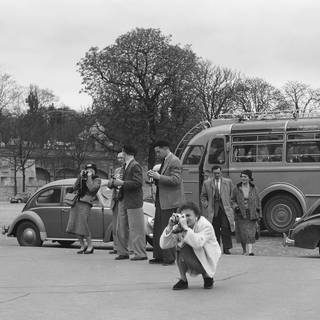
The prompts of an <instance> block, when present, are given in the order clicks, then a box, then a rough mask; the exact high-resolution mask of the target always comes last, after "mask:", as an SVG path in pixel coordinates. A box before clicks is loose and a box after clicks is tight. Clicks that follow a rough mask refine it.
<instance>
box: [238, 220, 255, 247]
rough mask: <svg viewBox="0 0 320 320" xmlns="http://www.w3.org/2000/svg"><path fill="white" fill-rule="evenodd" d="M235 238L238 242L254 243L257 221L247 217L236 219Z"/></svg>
mask: <svg viewBox="0 0 320 320" xmlns="http://www.w3.org/2000/svg"><path fill="white" fill-rule="evenodd" d="M235 222H236V239H237V242H238V243H255V242H256V238H255V236H256V231H257V221H255V220H249V219H237V220H236V221H235Z"/></svg>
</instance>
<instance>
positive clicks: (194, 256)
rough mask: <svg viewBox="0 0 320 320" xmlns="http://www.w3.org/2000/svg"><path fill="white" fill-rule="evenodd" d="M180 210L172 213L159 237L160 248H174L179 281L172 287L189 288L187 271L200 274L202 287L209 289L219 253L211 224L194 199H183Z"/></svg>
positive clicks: (211, 285)
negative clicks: (186, 200)
mask: <svg viewBox="0 0 320 320" xmlns="http://www.w3.org/2000/svg"><path fill="white" fill-rule="evenodd" d="M179 211H180V213H174V214H173V215H172V216H171V218H170V219H169V223H168V226H167V227H166V228H165V230H164V231H163V233H162V235H161V237H160V247H161V248H162V249H168V248H173V247H176V250H177V265H178V269H179V273H180V280H179V281H178V282H177V283H176V284H175V285H174V286H173V288H172V289H173V290H183V289H188V280H187V276H186V274H187V273H189V274H190V275H191V276H195V275H199V274H201V275H202V277H203V281H204V286H203V287H204V288H205V289H211V288H212V287H213V282H214V281H213V276H214V274H215V272H216V268H217V264H218V261H219V258H220V256H221V249H220V246H219V244H218V242H217V239H216V236H215V233H214V229H213V227H212V224H211V223H210V222H209V221H208V220H207V219H206V218H205V217H202V216H201V211H200V209H199V208H198V207H197V206H196V205H195V204H194V203H193V202H186V203H185V204H183V205H182V206H181V207H180V210H179Z"/></svg>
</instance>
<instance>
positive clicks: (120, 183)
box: [113, 178, 124, 187]
mask: <svg viewBox="0 0 320 320" xmlns="http://www.w3.org/2000/svg"><path fill="white" fill-rule="evenodd" d="M123 184H124V181H123V180H121V179H119V178H116V179H113V185H114V186H115V187H121V186H123Z"/></svg>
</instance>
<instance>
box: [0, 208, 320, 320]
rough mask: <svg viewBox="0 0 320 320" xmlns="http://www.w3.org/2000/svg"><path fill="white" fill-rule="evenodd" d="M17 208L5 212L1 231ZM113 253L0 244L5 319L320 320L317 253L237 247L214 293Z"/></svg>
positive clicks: (0, 306)
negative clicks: (247, 251)
mask: <svg viewBox="0 0 320 320" xmlns="http://www.w3.org/2000/svg"><path fill="white" fill-rule="evenodd" d="M20 207H21V206H20ZM12 208H17V209H18V208H19V207H18V206H16V205H13V207H12V205H11V207H10V206H9V207H8V206H7V207H6V205H0V223H1V224H2V223H3V222H6V221H5V220H6V219H8V218H9V219H10V218H12V216H13V215H14V213H12V212H11V213H10V211H12V210H13V211H14V210H16V209H12ZM4 212H5V213H4ZM8 215H9V217H8ZM106 248H108V246H105V245H104V246H99V248H98V249H97V250H96V251H95V253H94V254H93V255H77V254H76V253H75V251H76V247H73V248H71V249H64V248H60V247H59V246H57V245H51V244H48V245H45V246H44V247H42V248H30V247H19V246H18V245H17V242H16V239H14V238H9V239H7V238H5V237H1V238H0V259H1V260H0V261H1V273H0V319H13V320H20V319H32V320H38V319H45V320H51V319H55V320H64V319H68V320H73V319H77V320H82V319H94V320H96V319H97V320H100V319H101V320H102V319H103V320H105V319H111V320H117V319H126V320H131V319H132V320H136V319H155V320H157V319H161V320H163V319H168V318H173V319H197V320H198V319H200V320H201V319H214V318H219V319H221V320H224V319H226V320H232V319H240V320H241V319H243V320H251V319H255V320H257V319H258V320H264V319H273V320H277V319H279V320H286V319H290V320H292V319H294V320H295V319H299V320H300V319H308V320H309V319H319V316H318V314H319V313H320V307H319V303H318V296H319V287H320V273H319V270H320V269H319V264H320V258H319V254H318V251H317V250H303V249H296V248H282V247H281V239H280V238H279V237H272V236H270V235H268V234H266V235H264V236H263V237H262V238H261V240H260V241H259V242H258V243H257V244H256V253H257V256H255V257H248V256H242V255H241V254H240V252H241V250H240V248H239V246H238V245H237V246H236V247H235V248H234V249H233V250H232V253H233V255H231V256H223V257H222V258H221V260H220V264H219V268H218V271H217V274H216V276H215V280H216V282H215V288H214V289H213V290H204V289H202V280H201V278H199V277H197V278H192V279H190V289H189V290H186V291H183V292H175V291H172V290H171V286H172V285H173V284H174V283H175V281H176V280H177V270H176V267H175V266H170V267H162V266H151V265H149V264H148V263H147V262H146V261H141V262H130V261H114V260H113V258H114V257H113V256H112V255H109V254H108V250H106ZM148 254H149V256H151V255H152V253H151V252H149V253H148Z"/></svg>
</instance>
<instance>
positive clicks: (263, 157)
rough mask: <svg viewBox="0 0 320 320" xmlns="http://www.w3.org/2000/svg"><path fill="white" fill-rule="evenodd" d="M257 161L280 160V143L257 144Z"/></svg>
mask: <svg viewBox="0 0 320 320" xmlns="http://www.w3.org/2000/svg"><path fill="white" fill-rule="evenodd" d="M257 147H258V153H257V162H266V161H268V162H279V161H282V144H267V145H257Z"/></svg>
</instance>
